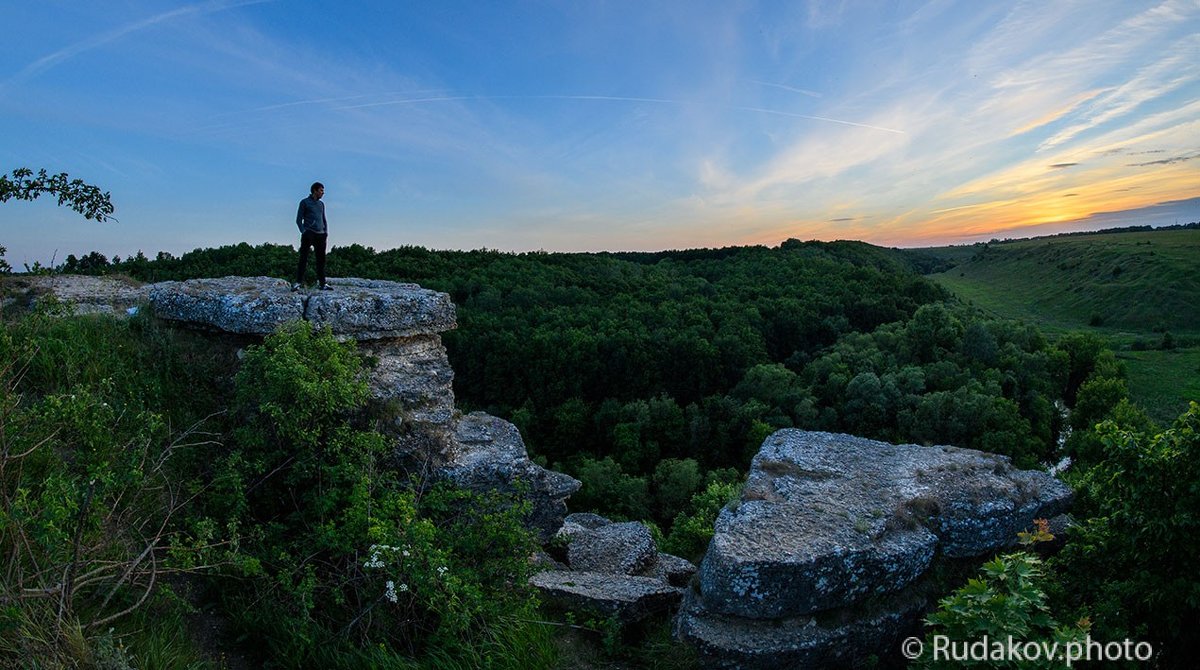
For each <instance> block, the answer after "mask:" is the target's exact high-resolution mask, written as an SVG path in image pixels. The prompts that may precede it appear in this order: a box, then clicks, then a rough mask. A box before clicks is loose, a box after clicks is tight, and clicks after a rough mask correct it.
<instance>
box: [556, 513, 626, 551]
mask: <svg viewBox="0 0 1200 670" xmlns="http://www.w3.org/2000/svg"><path fill="white" fill-rule="evenodd" d="M611 523H612V521H610V520H609V519H606V518H604V517H602V516H600V515H599V514H592V513H591V512H575V513H573V514H568V515H567V516H566V518H564V519H563V525H562V527H561V528H559V529H558V532H557V533H555V534H554V535H555V537H557V538H558V539H559V540H560V541H562V542H565V543H567V544H570V543H571V542H573V541H574V540H575V538H576V537H578V536H580V535H582V534H584V533H586V532H588V531H591V530H595V529H597V528H599V527H601V526H607V525H609V524H611Z"/></svg>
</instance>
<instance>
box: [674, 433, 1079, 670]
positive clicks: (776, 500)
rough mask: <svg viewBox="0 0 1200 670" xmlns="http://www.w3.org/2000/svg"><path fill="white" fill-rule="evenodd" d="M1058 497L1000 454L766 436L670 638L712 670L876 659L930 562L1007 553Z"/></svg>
mask: <svg viewBox="0 0 1200 670" xmlns="http://www.w3.org/2000/svg"><path fill="white" fill-rule="evenodd" d="M1070 502H1071V491H1070V489H1069V488H1068V487H1067V486H1066V485H1065V484H1063V483H1062V482H1059V481H1058V480H1056V479H1054V478H1053V477H1051V476H1050V475H1047V474H1045V473H1041V472H1033V471H1020V470H1015V469H1014V468H1013V467H1012V466H1011V465H1010V463H1009V460H1008V459H1007V458H1005V457H1002V456H996V455H992V454H986V453H983V452H979V451H973V450H968V449H958V448H954V447H920V446H915V445H893V444H887V443H883V442H876V441H873V440H866V439H862V438H856V437H852V436H849V435H834V434H829V433H812V432H804V431H798V430H783V431H779V432H777V433H775V434H774V435H772V436H770V437H769V438H767V440H766V441H765V442H764V443H763V446H762V448H761V449H760V451H759V453H758V455H757V456H755V458H754V461H753V462H752V464H751V470H750V475H749V478H748V480H747V483H746V486H745V489H744V491H743V494H742V499H741V501H740V502H739V503H738V504H737V505H736V506H731V507H729V508H726V509H725V510H723V511H722V512H721V514H720V516H719V517H718V519H717V522H716V526H715V529H714V530H715V533H714V536H713V539H712V542H711V544H710V545H709V549H708V552H707V553H706V554H705V557H704V560H703V561H702V562H701V565H700V571H699V579H698V586H699V590H698V592H697V593H695V594H692V597H689V599H688V601H687V603H686V604H685V607H684V610H683V612H682V613H681V616H680V618H679V620H678V622H677V633H678V634H679V635H680V636H681V637H682V638H683V639H686V640H689V641H691V642H692V643H693V644H695V645H696V646H697V648H698V649H700V650H701V651H702V653H704V654H705V655H706V656H708V658H709V661H710V663H711V664H712V665H713V666H714V667H747V668H749V667H769V666H770V667H778V665H779V664H780V663H783V664H784V665H786V666H787V667H807V666H808V663H809V661H803V662H801V660H802V659H825V660H824V661H821V663H824V662H835V661H836V662H842V661H843V660H845V659H842V660H837V659H838V658H839V657H837V656H836V655H830V654H832V653H833V652H832V651H831V650H830V649H828V647H829V646H830V645H842V644H843V643H848V644H849V646H850V647H852V648H854V649H856V650H859V651H862V652H863V653H865V654H869V653H879V654H881V655H883V654H886V653H887V651H888V648H889V646H890V645H891V644H892V643H893V642H894V637H895V636H892V635H881V634H880V631H882V630H892V631H899V630H901V629H902V626H899V625H892V624H896V623H897V622H901V621H904V620H906V619H911V618H912V617H913V616H916V612H918V611H919V610H920V606H914V605H913V603H914V602H916V601H918V600H920V599H919V598H916V597H915V594H916V593H917V591H918V589H915V588H912V589H910V588H909V587H910V586H913V585H915V584H916V583H917V581H918V580H919V578H920V577H921V576H922V575H924V574H925V573H926V572H927V571H928V569H929V567H930V565H931V563H932V561H933V560H934V557H935V556H936V555H939V554H940V555H943V556H947V557H967V556H979V555H983V554H987V553H989V552H992V551H995V550H997V549H1000V548H1003V547H1006V546H1009V545H1011V544H1013V543H1014V542H1015V541H1016V534H1017V532H1018V531H1020V530H1023V529H1025V528H1027V527H1028V526H1029V525H1030V524H1031V522H1032V521H1033V519H1034V518H1043V517H1044V518H1049V517H1053V516H1055V515H1057V514H1059V513H1061V512H1063V511H1065V510H1066V509H1067V507H1069V505H1070ZM910 596H913V597H910ZM867 603H869V604H870V605H871V607H870V610H869V611H862V612H858V613H856V614H854V615H853V616H850V615H848V614H847V612H849V611H850V609H851V608H855V607H862V606H864V604H867ZM889 603H890V604H889ZM921 604H923V602H921ZM829 622H834V624H832V625H831V624H830V623H829ZM838 622H845V623H838ZM886 622H891V623H889V624H887V625H884V623H886ZM772 631H773V632H772ZM800 650H806V651H803V653H801V651H800ZM788 659H791V660H788ZM789 663H791V664H792V665H788V664H789ZM797 663H799V665H796V664H797Z"/></svg>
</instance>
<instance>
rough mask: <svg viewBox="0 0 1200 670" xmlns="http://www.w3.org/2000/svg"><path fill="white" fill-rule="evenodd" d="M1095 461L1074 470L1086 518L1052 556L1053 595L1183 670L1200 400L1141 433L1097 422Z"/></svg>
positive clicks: (1198, 606) (1198, 551) (1199, 471)
mask: <svg viewBox="0 0 1200 670" xmlns="http://www.w3.org/2000/svg"><path fill="white" fill-rule="evenodd" d="M1096 434H1097V436H1098V438H1099V442H1100V444H1101V445H1102V452H1101V456H1100V461H1099V462H1098V463H1097V464H1096V465H1095V466H1093V467H1091V468H1089V469H1087V470H1085V471H1084V472H1083V473H1082V474H1081V475H1078V476H1077V479H1076V481H1074V482H1072V483H1073V484H1074V485H1075V488H1076V492H1077V494H1078V499H1077V502H1076V510H1077V513H1078V514H1079V515H1080V516H1083V517H1086V521H1084V522H1083V523H1082V524H1081V526H1080V527H1079V528H1078V529H1076V530H1075V531H1073V532H1072V539H1071V542H1069V543H1068V544H1067V546H1066V548H1065V549H1064V550H1063V552H1062V554H1061V555H1060V556H1058V557H1056V558H1055V561H1054V562H1055V565H1056V567H1057V570H1058V574H1059V576H1060V579H1062V580H1063V582H1064V586H1063V588H1062V593H1061V594H1059V597H1060V598H1061V599H1063V600H1064V601H1065V602H1067V603H1069V604H1070V605H1071V606H1074V607H1077V608H1084V607H1086V608H1088V609H1089V610H1090V611H1092V612H1093V613H1094V616H1095V621H1096V626H1097V630H1098V631H1101V632H1102V633H1104V634H1105V635H1106V636H1107V637H1108V638H1109V639H1120V638H1121V637H1130V638H1133V639H1142V640H1147V641H1152V642H1154V643H1156V644H1155V648H1156V649H1159V648H1161V649H1162V650H1163V662H1164V664H1165V665H1167V666H1169V667H1187V664H1188V663H1190V662H1191V661H1192V660H1193V659H1194V655H1193V654H1194V653H1195V652H1196V651H1197V649H1196V645H1197V643H1196V639H1195V622H1196V620H1197V617H1198V616H1200V581H1197V580H1196V578H1195V576H1194V566H1195V565H1197V563H1200V540H1198V539H1197V538H1200V404H1197V403H1195V402H1193V403H1191V405H1190V406H1189V409H1188V411H1187V412H1185V413H1184V414H1182V415H1181V416H1180V417H1179V418H1178V419H1177V420H1176V422H1175V424H1174V425H1173V426H1172V427H1171V429H1169V430H1167V431H1165V432H1161V433H1153V432H1145V431H1144V430H1139V429H1137V428H1131V427H1129V426H1121V425H1119V424H1118V423H1116V422H1113V421H1106V422H1105V423H1103V424H1101V425H1100V426H1099V427H1098V428H1097V429H1096Z"/></svg>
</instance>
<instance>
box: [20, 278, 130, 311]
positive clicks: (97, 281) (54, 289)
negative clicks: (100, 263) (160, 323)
mask: <svg viewBox="0 0 1200 670" xmlns="http://www.w3.org/2000/svg"><path fill="white" fill-rule="evenodd" d="M147 292H148V288H147V287H146V286H145V285H143V284H141V283H139V282H136V281H134V280H132V279H125V278H117V277H91V276H88V275H22V276H12V277H6V278H5V279H4V285H3V299H2V300H3V304H4V305H5V306H7V305H10V304H14V305H19V306H21V307H29V308H32V307H36V306H37V305H38V304H39V303H42V302H44V301H45V300H46V299H47V298H50V297H53V298H54V299H56V300H57V301H58V302H59V303H60V304H62V306H63V308H64V310H65V311H66V312H67V313H69V314H109V315H112V316H117V317H122V316H126V315H128V314H130V313H132V312H136V311H137V309H138V307H139V306H140V305H142V304H144V303H145V302H146V299H147Z"/></svg>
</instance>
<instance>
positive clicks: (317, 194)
mask: <svg viewBox="0 0 1200 670" xmlns="http://www.w3.org/2000/svg"><path fill="white" fill-rule="evenodd" d="M308 194H309V195H311V196H312V197H314V198H316V199H317V200H320V199H321V196H323V195H325V184H322V183H321V182H319V181H314V182H313V185H312V186H310V187H309V189H308Z"/></svg>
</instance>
